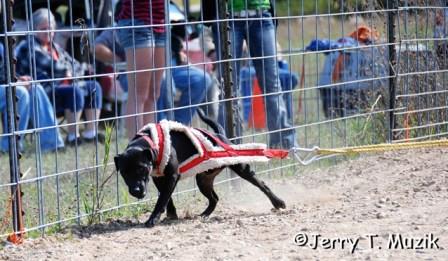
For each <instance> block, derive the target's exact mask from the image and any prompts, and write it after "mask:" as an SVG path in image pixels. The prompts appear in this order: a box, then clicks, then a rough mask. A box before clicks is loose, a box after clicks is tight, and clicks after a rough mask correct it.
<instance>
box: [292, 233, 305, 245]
mask: <svg viewBox="0 0 448 261" xmlns="http://www.w3.org/2000/svg"><path fill="white" fill-rule="evenodd" d="M294 243H295V244H296V245H298V246H305V245H306V243H308V236H307V235H306V234H305V233H298V234H297V235H296V236H295V237H294Z"/></svg>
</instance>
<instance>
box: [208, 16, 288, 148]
mask: <svg viewBox="0 0 448 261" xmlns="http://www.w3.org/2000/svg"><path fill="white" fill-rule="evenodd" d="M255 17H258V18H261V17H262V18H264V20H249V21H242V20H238V21H231V22H230V27H231V29H230V40H231V43H232V46H231V48H232V53H233V58H235V59H238V58H241V57H242V53H243V42H244V40H245V41H246V43H247V46H248V47H249V53H250V56H251V58H252V63H253V65H254V67H255V71H256V74H257V79H258V81H259V84H260V87H261V91H262V92H263V93H264V94H269V93H275V92H279V91H280V90H281V87H280V86H281V84H280V80H279V74H278V66H277V59H276V57H275V55H276V42H275V39H276V37H275V25H274V23H273V21H272V19H269V18H271V14H270V13H269V11H265V12H263V13H262V14H259V15H256V16H255ZM255 17H251V18H255ZM266 18H267V19H266ZM213 31H214V38H215V46H216V47H217V55H218V59H219V60H221V58H220V51H219V50H220V45H221V40H220V39H219V35H220V32H219V30H218V28H217V27H216V26H214V28H213ZM264 56H271V57H266V58H260V57H264ZM232 67H233V68H234V70H233V72H234V73H233V77H234V82H235V83H236V84H235V86H239V77H238V76H239V75H238V73H237V72H239V71H240V67H241V66H240V62H239V61H234V62H233V64H232ZM235 79H236V80H235ZM237 93H240V92H236V94H237ZM234 95H235V94H234ZM264 102H265V106H266V118H267V126H268V130H269V131H272V133H270V134H269V146H270V147H280V146H283V148H285V149H287V148H291V147H293V146H296V137H295V136H296V135H295V130H294V129H290V128H292V123H291V122H289V121H288V118H287V111H286V107H285V103H284V101H283V99H282V95H281V94H273V95H267V96H265V97H264ZM219 118H220V119H221V120H220V122H223V119H224V108H223V106H220V117H219ZM282 129H283V131H279V130H282Z"/></svg>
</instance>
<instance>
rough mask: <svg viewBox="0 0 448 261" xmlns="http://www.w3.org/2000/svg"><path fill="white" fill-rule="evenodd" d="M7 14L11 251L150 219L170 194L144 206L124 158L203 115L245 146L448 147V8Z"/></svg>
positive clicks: (295, 169)
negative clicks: (159, 129) (118, 158)
mask: <svg viewBox="0 0 448 261" xmlns="http://www.w3.org/2000/svg"><path fill="white" fill-rule="evenodd" d="M253 2H256V4H255V3H253ZM134 5H135V6H136V7H148V6H157V7H154V8H152V9H151V8H150V9H149V10H143V9H141V10H140V9H137V11H135V12H134V11H132V10H135V9H133V8H134V7H135V6H134ZM1 6H2V12H1V13H2V15H1V17H2V21H1V23H0V24H2V26H1V28H0V30H1V34H0V38H2V39H1V43H2V46H0V47H1V48H0V53H1V54H2V55H1V58H2V59H1V61H2V62H1V69H2V71H1V72H0V75H1V76H2V78H1V82H2V85H1V86H0V109H1V113H2V124H1V126H2V130H3V131H2V134H0V139H1V150H2V152H1V154H0V173H1V175H0V209H3V210H4V213H1V214H0V215H2V224H1V227H0V235H2V236H6V235H7V234H9V233H10V232H12V231H19V230H24V231H26V232H28V233H36V234H39V233H45V232H46V231H47V232H48V231H52V230H54V229H58V228H60V227H61V226H62V225H70V224H91V223H94V222H100V221H104V220H107V219H108V218H113V217H117V216H120V215H131V214H130V213H140V212H141V211H145V210H148V207H149V205H150V204H146V202H148V201H150V202H152V201H153V199H154V198H155V196H156V192H155V191H156V190H155V188H152V189H151V190H150V191H151V194H150V195H149V196H148V197H147V199H145V200H134V199H133V198H132V197H130V195H129V194H128V191H127V187H126V185H125V184H124V182H123V181H122V179H121V177H120V176H119V175H118V174H117V173H116V171H115V166H114V164H113V156H114V155H116V154H117V153H119V152H121V151H122V150H123V149H124V148H125V147H126V145H127V143H128V140H129V138H131V137H132V136H133V135H134V134H135V133H136V131H137V130H138V129H139V128H141V127H142V126H143V125H144V124H145V123H148V122H150V121H159V120H162V119H169V120H176V121H179V122H181V123H184V124H186V125H192V126H196V127H200V126H202V127H204V124H203V123H202V122H201V121H200V120H198V119H197V117H196V109H197V108H198V107H200V108H202V109H203V110H204V111H205V112H206V114H207V115H208V116H209V117H211V118H212V119H214V120H216V121H218V122H219V123H221V124H222V125H223V126H224V127H225V129H226V132H227V135H228V136H229V138H231V140H233V141H234V142H236V143H242V142H243V143H244V142H262V143H266V144H268V145H269V146H270V147H275V148H283V149H290V148H293V147H302V148H310V147H313V146H320V147H327V148H339V147H346V146H359V145H367V144H378V143H383V142H406V141H411V140H422V139H440V138H443V137H444V136H445V135H446V133H447V132H448V130H447V122H448V119H447V117H448V116H447V113H446V109H447V100H446V99H447V91H446V87H445V81H446V73H447V69H446V64H447V62H446V59H447V55H446V54H447V53H448V52H447V50H446V48H447V40H448V39H447V37H446V30H447V29H446V28H447V23H448V18H447V17H448V9H447V3H446V2H445V1H423V0H422V1H411V0H409V1H407V0H402V1H391V0H390V1H388V0H381V1H380V0H378V1H374V0H346V1H344V0H334V1H331V0H324V1H323V0H322V1H318V0H316V1H304V0H300V1H290V0H276V1H250V0H247V1H237V0H234V1H230V0H228V1H202V2H201V1H192V0H178V1H172V2H169V3H168V2H166V1H157V0H152V1H146V0H145V1H137V0H134V1H72V0H66V1H44V0H42V1H30V0H23V1H13V2H10V1H2V2H1ZM9 7H13V9H12V10H11V12H9V11H8V10H9V9H8V8H9ZM123 10H125V11H123ZM126 10H127V11H129V10H130V13H126ZM164 10H167V11H166V12H165V11H164ZM274 10H275V12H274ZM143 11H144V12H143ZM129 18H131V19H129ZM145 18H150V19H149V20H145ZM13 20H14V24H12V23H11V22H12V21H13ZM145 21H146V22H145ZM14 59H15V61H14ZM15 96H17V99H16V98H15ZM15 115H18V116H20V118H17V119H16V120H15V118H16V117H15ZM19 137H20V139H19ZM19 152H20V154H21V156H19ZM336 162H337V161H336V160H334V159H331V160H326V161H325V162H319V163H318V162H316V163H313V164H310V165H309V166H307V168H313V167H316V166H322V165H331V164H335V163H336ZM303 168H304V167H302V166H301V165H300V164H299V163H298V162H296V161H295V160H294V159H293V158H291V159H287V160H281V161H275V162H274V161H273V162H271V163H269V164H267V165H257V168H256V172H257V173H261V174H265V175H268V176H269V177H271V178H277V177H282V178H288V176H293V175H296V174H297V173H300V172H301V171H303ZM236 181H238V180H237V178H235V177H234V176H233V175H232V173H230V172H229V173H227V174H225V175H221V176H220V177H219V179H218V180H217V181H216V183H217V184H222V186H220V188H221V189H222V190H227V189H232V188H233V186H238V183H237V182H236ZM20 191H21V192H23V193H20ZM195 191H196V185H195V183H194V181H192V180H191V181H183V182H181V184H180V186H179V187H178V188H177V189H176V192H175V193H176V197H177V199H178V200H184V199H186V198H188V197H190V195H191V193H195ZM22 194H23V195H22ZM19 201H20V202H21V204H19V205H18V202H19ZM142 203H145V204H142ZM11 209H12V210H11ZM21 209H23V211H24V213H25V214H24V215H23V224H22V225H23V226H22V225H20V226H22V227H20V226H19V225H18V224H17V219H19V218H20V217H21V214H22V213H21V211H20V210H21Z"/></svg>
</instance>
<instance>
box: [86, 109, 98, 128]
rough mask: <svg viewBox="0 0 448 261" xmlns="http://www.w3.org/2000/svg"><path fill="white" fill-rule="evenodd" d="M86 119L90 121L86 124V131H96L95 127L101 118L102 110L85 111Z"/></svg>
mask: <svg viewBox="0 0 448 261" xmlns="http://www.w3.org/2000/svg"><path fill="white" fill-rule="evenodd" d="M84 112H85V114H86V119H87V121H89V122H88V123H87V124H86V131H95V126H96V125H97V122H95V121H97V120H98V119H99V118H100V110H98V109H86V110H85V111H84Z"/></svg>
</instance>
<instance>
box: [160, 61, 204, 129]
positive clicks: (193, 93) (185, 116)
mask: <svg viewBox="0 0 448 261" xmlns="http://www.w3.org/2000/svg"><path fill="white" fill-rule="evenodd" d="M173 65H175V62H174V61H173ZM171 73H172V77H173V81H174V85H173V91H172V92H169V90H168V88H167V84H166V80H163V81H162V87H161V89H160V98H159V100H158V101H157V109H159V110H160V109H169V108H172V105H173V104H174V103H173V100H172V98H173V97H174V94H175V89H177V90H178V91H180V92H181V96H180V99H179V101H178V102H176V107H184V106H191V105H195V104H199V103H201V102H203V101H204V98H205V94H206V93H207V90H208V88H210V85H211V84H212V80H211V78H210V76H209V75H208V73H206V72H205V71H203V70H201V69H199V68H196V67H193V66H182V67H178V68H173V69H172V71H171ZM174 87H175V88H174ZM195 113H196V106H194V107H189V108H184V109H175V110H174V120H175V121H178V122H180V123H183V124H185V125H189V124H190V123H191V119H192V117H193V116H194V114H195ZM159 115H160V116H159V119H160V118H162V119H164V118H169V117H168V116H167V114H166V113H165V114H159Z"/></svg>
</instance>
